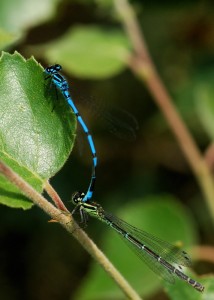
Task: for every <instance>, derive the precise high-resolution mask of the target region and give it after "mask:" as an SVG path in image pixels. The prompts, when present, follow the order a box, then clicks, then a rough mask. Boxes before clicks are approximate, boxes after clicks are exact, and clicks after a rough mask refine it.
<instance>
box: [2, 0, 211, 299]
mask: <svg viewBox="0 0 214 300" xmlns="http://www.w3.org/2000/svg"><path fill="white" fill-rule="evenodd" d="M131 5H132V6H133V8H134V9H135V11H136V14H137V18H138V21H139V24H140V26H141V28H142V30H143V32H144V35H145V39H146V42H147V45H148V48H149V51H150V53H151V56H152V58H153V59H154V63H155V65H156V66H157V69H158V71H159V74H160V76H161V77H162V79H163V81H164V83H165V85H166V87H167V89H168V90H169V93H170V94H171V95H172V97H173V100H174V102H175V105H176V107H177V109H178V111H179V112H180V114H181V115H182V117H183V119H184V121H185V123H186V124H187V126H188V128H189V129H190V131H191V133H192V135H193V137H194V139H195V140H196V143H197V145H198V146H199V147H200V149H201V150H202V151H205V150H206V149H207V147H208V146H209V145H210V144H211V143H212V140H213V137H214V122H213V120H214V118H213V116H214V105H213V103H214V102H213V101H214V100H213V99H214V87H213V86H214V85H213V78H214V68H213V67H214V56H213V53H214V18H213V13H214V6H213V2H212V1H210V2H209V1H179V2H178V3H176V4H172V2H171V1H161V3H160V1H152V2H151V1H140V0H139V1H131ZM0 46H1V49H2V50H4V51H8V52H10V53H13V52H14V50H17V51H18V52H20V53H21V54H22V55H23V56H24V57H26V58H29V57H30V56H32V55H33V56H34V57H35V58H36V59H37V60H38V61H39V62H41V64H42V65H43V66H44V67H46V66H47V65H51V64H54V63H59V64H61V65H62V66H63V72H64V73H63V74H65V75H66V78H67V79H68V81H69V83H70V87H71V93H72V97H73V99H74V100H75V103H76V105H77V106H78V108H79V110H80V112H81V115H82V116H83V118H84V120H85V121H86V123H87V124H88V126H89V128H90V131H91V132H92V134H93V138H94V141H95V145H96V149H97V155H98V169H97V185H96V192H95V194H94V200H95V201H97V202H99V203H100V204H101V205H102V206H103V207H104V208H105V209H106V210H108V211H111V212H113V213H114V214H115V215H118V216H120V217H121V218H123V219H125V220H126V221H128V222H129V223H131V224H133V225H136V226H138V227H139V228H142V229H144V230H146V231H148V232H151V233H153V234H155V235H156V236H159V237H161V238H163V239H164V240H167V241H169V242H171V243H176V242H181V243H182V245H183V247H184V248H185V249H187V250H188V249H189V251H190V253H191V249H192V247H193V246H194V245H200V244H209V245H211V244H212V243H213V242H214V239H213V231H212V230H211V229H210V228H211V220H210V217H209V212H208V209H207V207H206V205H205V202H204V200H203V197H202V194H201V191H200V189H199V186H198V185H197V183H196V180H195V178H194V176H193V174H192V172H191V170H190V168H189V166H188V164H187V162H186V160H185V158H184V156H183V153H182V151H181V149H180V148H179V146H178V144H177V142H176V140H175V137H174V136H173V134H172V132H171V130H170V128H169V127H168V125H167V123H166V121H165V119H164V117H163V115H162V114H161V113H160V111H159V109H158V108H157V107H156V105H155V104H154V102H153V99H152V98H151V96H150V95H149V93H148V91H147V90H146V88H145V86H144V85H143V84H142V83H141V82H140V81H139V80H138V79H137V78H136V77H135V76H134V75H133V73H132V72H131V70H129V69H128V68H127V67H126V65H125V63H124V59H125V58H126V57H127V56H126V55H127V53H128V51H129V49H130V45H129V41H128V39H127V37H126V35H125V33H124V32H123V29H122V27H121V24H120V23H119V20H118V18H117V15H116V13H115V10H114V6H113V3H112V1H107V0H106V1H101V0H100V1H84V0H79V1H59V0H58V1H57V0H55V1H53V0H52V1H51V0H46V1H42V0H41V1H32V0H31V1H28V0H18V1H15V0H11V1H6V0H2V1H1V3H0ZM130 51H131V49H130ZM11 101H12V99H11ZM78 127H79V126H78ZM56 142H57V141H56ZM90 168H91V155H90V151H89V149H88V145H87V142H86V141H85V136H84V134H82V132H81V128H78V130H77V139H76V143H75V147H74V150H73V152H72V154H71V156H70V158H69V160H68V161H67V162H66V164H65V165H64V167H63V168H62V169H61V170H60V172H59V173H57V174H56V176H55V177H54V178H52V179H51V184H52V185H53V186H54V188H55V189H56V191H57V192H58V193H59V195H60V196H61V197H62V199H63V201H64V203H65V205H66V206H67V207H68V208H69V209H70V210H72V209H73V207H72V204H71V203H70V202H69V201H70V197H71V194H72V192H74V191H76V190H82V189H83V190H86V189H87V185H88V183H89V180H90V170H91V169H90ZM48 220H49V219H48V217H47V216H46V215H45V214H44V213H43V212H42V211H41V210H40V209H38V208H37V207H33V209H31V210H29V211H23V210H20V209H17V210H15V209H11V208H8V207H6V206H1V207H0V223H1V224H0V243H1V246H0V262H1V263H0V299H4V300H13V299H22V300H24V299H32V300H43V299H46V300H49V299H52V300H58V299H80V300H81V299H124V296H123V295H122V293H121V292H120V291H118V288H117V287H116V286H115V284H114V283H113V282H112V281H111V280H110V279H109V278H108V277H107V275H106V274H105V273H104V272H103V271H102V270H100V268H99V266H97V265H95V264H94V263H93V261H92V260H91V258H90V257H89V255H88V254H87V253H86V252H85V251H84V250H83V249H82V248H81V247H80V245H79V244H78V243H77V241H76V240H74V239H72V238H71V237H70V236H69V235H68V234H67V233H66V232H64V230H62V228H61V227H60V226H59V225H58V224H52V223H48ZM98 222H99V221H97V220H90V221H89V224H88V227H87V228H86V230H87V232H88V233H89V235H90V236H91V237H92V238H93V239H94V240H95V241H96V242H97V244H98V245H99V246H100V248H101V249H102V250H103V251H104V253H106V254H107V256H108V257H109V258H111V260H112V262H113V263H115V264H116V266H117V267H118V269H119V270H120V271H121V272H122V273H123V275H124V276H125V277H126V278H128V279H129V281H130V283H131V284H133V286H134V287H136V290H137V291H138V292H139V293H140V294H141V295H146V296H147V299H169V298H168V297H169V296H166V295H165V294H164V293H163V292H161V290H160V289H159V288H160V281H159V279H158V278H157V277H156V276H155V275H154V274H153V273H151V272H150V271H149V270H148V269H147V268H146V267H145V266H144V264H143V263H140V261H139V260H138V259H137V258H135V257H134V255H132V253H131V251H130V250H129V249H128V247H126V245H123V244H122V243H120V239H119V237H117V236H115V235H114V233H112V232H110V231H111V230H110V229H109V228H106V227H105V225H102V224H99V223H98ZM196 258H197V255H196ZM194 270H195V271H196V272H197V273H198V274H206V273H209V272H210V271H212V265H210V264H208V263H204V262H203V263H202V261H200V257H199V258H198V260H196V263H195V264H194ZM192 276H193V278H196V275H192ZM199 281H200V280H199ZM183 285H185V283H183ZM188 289H189V290H190V294H192V293H193V292H192V290H191V288H190V287H189V286H188ZM194 293H195V292H194ZM194 293H193V295H194V296H193V297H194V298H186V299H201V298H197V297H199V295H198V294H197V295H195V294H194ZM196 293H197V292H196ZM171 297H172V299H176V298H173V296H171ZM189 297H190V296H189ZM170 299H171V298H170ZM177 299H179V298H177ZM180 299H182V298H180Z"/></svg>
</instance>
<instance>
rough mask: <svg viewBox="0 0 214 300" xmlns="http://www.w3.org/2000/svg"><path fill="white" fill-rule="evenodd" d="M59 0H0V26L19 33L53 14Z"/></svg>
mask: <svg viewBox="0 0 214 300" xmlns="http://www.w3.org/2000/svg"><path fill="white" fill-rule="evenodd" d="M58 2H59V0H54V1H53V0H46V1H43V0H37V1H34V0H16V1H7V0H1V9H0V28H2V29H4V30H6V31H8V32H11V33H19V32H20V31H22V30H25V29H27V28H29V27H32V26H35V25H37V24H39V23H41V22H42V21H44V20H47V19H48V18H50V16H52V15H53V13H54V11H55V9H56V5H57V3H58Z"/></svg>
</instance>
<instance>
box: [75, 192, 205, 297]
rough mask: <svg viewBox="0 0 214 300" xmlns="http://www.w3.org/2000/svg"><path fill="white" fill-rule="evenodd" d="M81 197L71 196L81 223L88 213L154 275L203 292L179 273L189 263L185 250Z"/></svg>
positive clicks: (81, 195)
mask: <svg viewBox="0 0 214 300" xmlns="http://www.w3.org/2000/svg"><path fill="white" fill-rule="evenodd" d="M84 197H85V195H84V193H80V192H76V193H75V194H74V195H73V197H72V201H73V203H74V204H75V205H76V207H75V208H74V210H73V213H74V212H79V213H80V216H81V219H82V221H83V222H86V221H87V219H88V215H90V216H92V217H95V218H98V219H99V220H100V221H102V222H104V223H106V224H107V225H109V226H110V227H111V228H113V229H114V230H115V231H116V232H117V233H118V234H120V235H121V236H122V237H123V238H124V241H125V242H127V243H128V245H129V246H130V248H131V249H132V250H133V251H134V252H135V253H136V254H137V255H138V256H139V257H140V258H141V259H142V260H143V261H144V262H145V263H146V264H147V265H148V267H149V268H150V269H151V270H153V271H154V272H155V273H156V274H157V275H159V276H160V277H162V278H163V279H165V280H166V281H168V282H170V283H174V281H175V279H174V276H177V277H178V278H180V279H181V280H184V281H186V282H187V283H188V284H190V285H191V286H192V287H194V288H195V289H196V290H197V291H199V292H203V290H204V286H203V285H201V284H200V283H199V282H197V281H195V280H194V279H191V278H190V277H188V276H187V275H185V274H184V273H183V272H182V266H187V267H188V266H190V265H191V260H190V258H189V256H188V254H187V253H186V252H185V251H183V250H180V248H178V247H176V246H173V245H171V244H169V243H168V242H165V241H163V240H161V239H159V238H157V237H155V236H153V235H151V234H149V233H147V232H145V231H142V230H140V229H137V228H135V227H134V226H131V225H130V224H128V223H126V222H125V221H123V220H121V219H119V218H117V217H116V216H114V215H112V214H109V213H107V212H106V211H104V209H103V208H102V207H101V206H100V205H99V204H97V203H95V202H91V201H90V202H84V201H83V199H84Z"/></svg>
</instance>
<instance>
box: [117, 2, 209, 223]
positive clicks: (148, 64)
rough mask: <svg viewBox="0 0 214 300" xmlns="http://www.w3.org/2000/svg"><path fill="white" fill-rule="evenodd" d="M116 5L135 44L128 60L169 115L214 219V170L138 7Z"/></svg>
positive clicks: (132, 68) (162, 109) (170, 122)
mask: <svg viewBox="0 0 214 300" xmlns="http://www.w3.org/2000/svg"><path fill="white" fill-rule="evenodd" d="M114 5H115V8H116V10H117V12H118V15H119V16H120V19H121V22H122V24H123V26H124V29H125V31H126V33H127V35H128V37H129V39H130V41H131V43H132V45H133V48H134V53H133V56H132V57H131V58H130V60H129V61H128V65H129V67H130V69H131V70H132V71H133V73H134V74H135V75H136V76H137V77H138V78H139V79H140V80H141V81H143V82H144V83H145V84H146V86H147V88H148V90H149V92H150V93H151V95H152V96H153V99H154V101H155V102H156V103H157V105H158V106H159V108H160V110H161V111H162V113H163V115H164V116H165V118H166V120H167V122H168V124H169V126H170V128H171V130H172V132H173V133H174V135H175V137H176V139H177V141H178V144H179V145H180V147H181V149H182V151H183V153H184V155H185V157H186V159H187V161H188V163H189V165H190V167H191V169H192V171H193V172H194V174H195V177H196V179H197V181H198V183H199V186H200V187H201V190H202V192H203V194H204V196H205V200H206V203H207V205H208V207H209V211H210V214H211V216H212V221H213V222H214V201H213V199H214V182H213V178H212V174H211V172H210V170H209V168H208V166H207V164H206V161H205V159H204V158H203V156H202V154H201V153H200V151H199V149H198V147H197V145H196V143H195V141H194V139H193V138H192V136H191V134H190V132H189V130H188V129H187V127H186V125H185V123H184V122H183V120H182V118H181V116H180V115H179V113H178V111H177V109H176V107H175V106H174V104H173V100H172V98H171V97H170V95H169V94H168V92H167V90H166V88H165V86H164V84H163V82H162V81H161V79H160V77H159V75H158V73H157V71H156V68H155V66H154V64H153V61H152V59H151V57H150V55H149V52H148V50H147V46H146V43H145V40H144V37H143V33H142V31H141V30H140V27H139V24H138V22H137V19H136V16H135V13H134V10H133V9H132V7H131V5H129V3H128V1H127V0H114Z"/></svg>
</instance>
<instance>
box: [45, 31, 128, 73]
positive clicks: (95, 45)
mask: <svg viewBox="0 0 214 300" xmlns="http://www.w3.org/2000/svg"><path fill="white" fill-rule="evenodd" d="M129 48H130V47H129V42H128V40H127V38H126V37H125V35H124V34H123V33H122V32H121V31H119V30H104V29H101V28H99V27H96V26H87V27H84V26H81V27H76V28H75V29H72V30H70V31H69V32H67V33H66V34H65V35H64V36H63V37H62V38H60V39H58V40H57V41H55V42H53V43H50V44H47V45H45V46H43V49H44V53H45V57H46V59H47V60H48V61H49V63H52V62H55V61H57V62H60V64H62V65H63V68H64V69H65V70H66V71H67V72H71V73H73V74H75V75H76V76H78V77H82V78H97V79H103V78H107V77H110V76H113V75H116V74H118V73H120V72H121V71H122V70H123V69H124V68H125V67H126V61H127V59H128V55H129Z"/></svg>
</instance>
